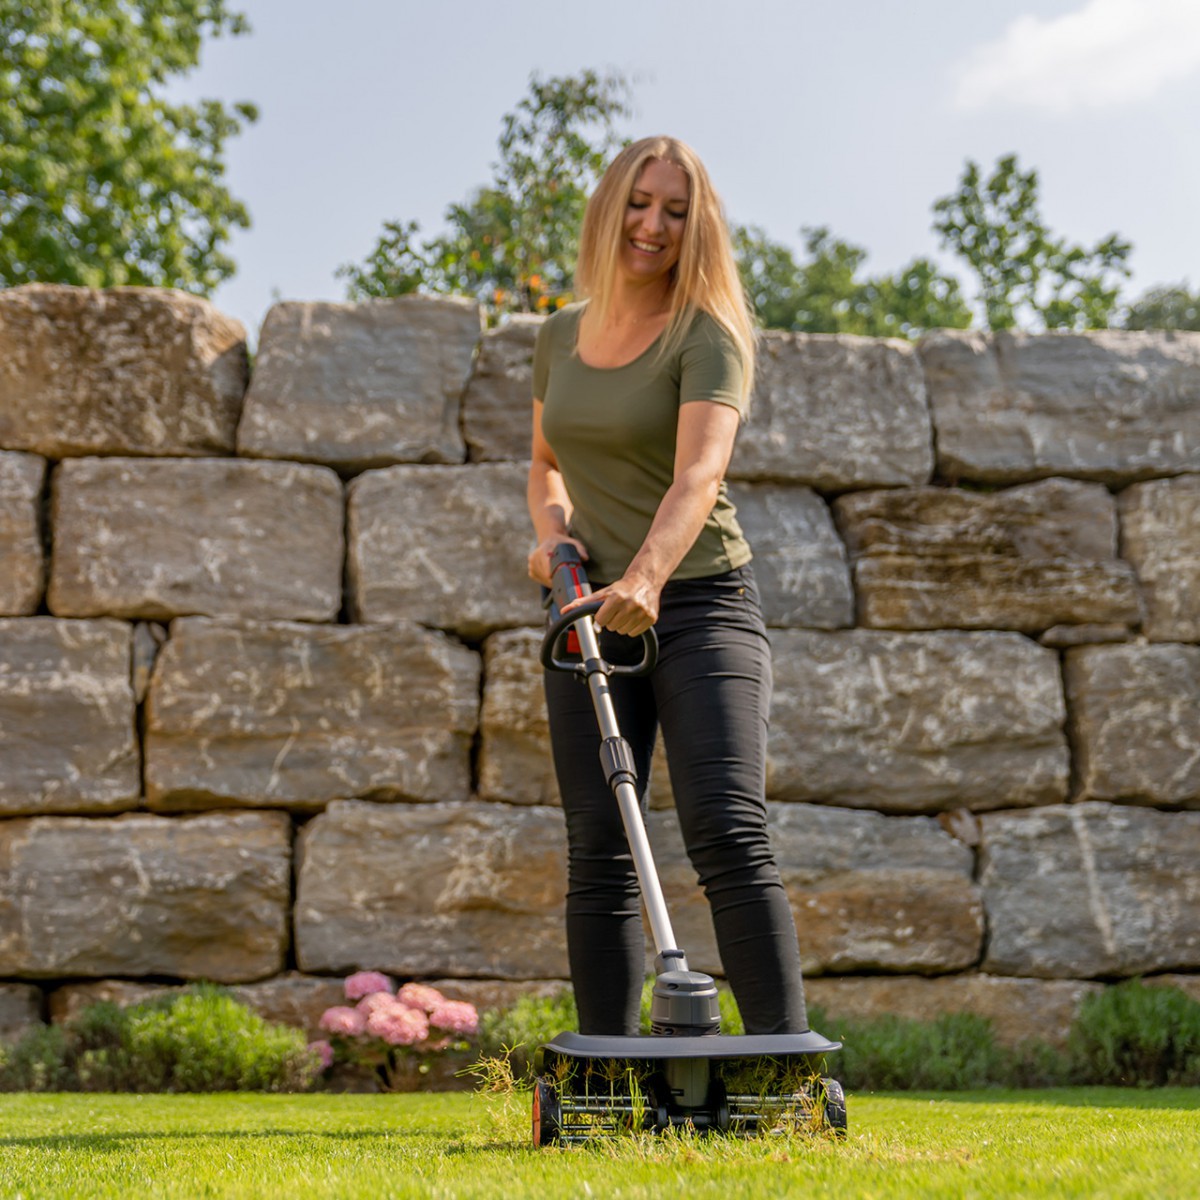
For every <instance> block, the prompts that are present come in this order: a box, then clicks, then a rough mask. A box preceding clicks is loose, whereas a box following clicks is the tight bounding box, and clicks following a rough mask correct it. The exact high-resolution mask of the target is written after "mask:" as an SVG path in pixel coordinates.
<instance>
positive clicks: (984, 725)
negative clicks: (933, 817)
mask: <svg viewBox="0 0 1200 1200" xmlns="http://www.w3.org/2000/svg"><path fill="white" fill-rule="evenodd" d="M771 644H772V647H773V650H774V665H775V697H774V703H773V706H772V711H771V734H770V739H769V742H768V764H767V768H768V775H767V794H768V795H769V796H771V797H772V798H774V799H777V800H816V801H821V802H823V803H827V804H841V805H846V806H848V807H851V808H879V809H883V810H884V811H888V812H934V811H937V810H939V809H949V808H970V809H974V810H976V811H979V810H983V809H991V808H1011V807H1018V806H1024V805H1032V804H1053V803H1056V802H1058V801H1061V800H1063V799H1065V798H1066V794H1067V776H1068V769H1069V759H1068V752H1067V742H1066V738H1065V736H1064V733H1063V723H1064V719H1065V711H1064V705H1063V696H1062V684H1061V681H1060V678H1059V669H1058V656H1057V655H1056V654H1055V653H1054V652H1053V651H1051V650H1047V649H1045V648H1044V647H1041V646H1038V645H1036V644H1035V643H1034V642H1031V641H1029V640H1028V639H1027V638H1024V637H1022V636H1020V635H1019V634H1013V633H959V632H945V633H927V634H889V633H876V632H872V631H868V630H849V631H846V632H839V633H817V632H808V631H802V630H789V631H786V632H785V631H780V632H773V633H772V635H771Z"/></svg>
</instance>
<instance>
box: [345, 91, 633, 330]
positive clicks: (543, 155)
mask: <svg viewBox="0 0 1200 1200" xmlns="http://www.w3.org/2000/svg"><path fill="white" fill-rule="evenodd" d="M628 94H629V85H628V83H627V82H626V80H625V79H624V77H622V76H621V75H618V74H610V75H600V74H597V73H596V72H594V71H584V72H582V73H581V74H579V75H575V76H570V75H568V76H562V77H555V78H550V79H546V80H542V79H539V78H538V76H536V75H535V76H533V78H532V79H531V80H530V83H529V93H528V95H526V96H525V97H524V98H523V99H522V100H521V101H520V102H519V103H518V104H517V107H516V109H515V110H514V111H512V112H510V113H507V114H506V115H505V116H504V118H503V122H502V127H501V133H500V140H499V149H500V157H499V160H498V161H497V162H496V163H494V164H493V165H492V180H491V182H490V183H489V184H488V185H487V186H485V187H481V188H479V189H478V191H476V192H475V193H474V194H473V195H471V196H470V197H469V198H468V199H466V200H465V201H463V202H462V203H459V204H452V205H451V206H450V207H449V208H448V209H447V211H446V222H447V225H448V227H449V228H448V230H447V231H446V232H445V233H444V234H442V235H441V236H438V237H435V238H432V239H431V240H429V241H425V242H418V240H417V236H418V233H419V226H418V225H417V223H416V222H414V221H399V220H397V221H389V222H387V223H386V224H385V225H384V231H383V234H382V235H381V236H380V238H379V240H378V241H377V242H376V244H375V247H374V249H373V250H372V251H371V253H370V254H369V255H368V257H367V259H366V260H365V262H364V263H363V264H362V265H359V266H356V265H354V264H347V265H345V266H343V267H341V268H339V270H338V274H339V275H341V276H343V277H344V278H346V279H347V280H348V282H349V287H348V291H349V296H350V299H352V300H358V299H365V298H367V297H371V296H394V295H400V294H403V293H405V292H412V291H419V290H422V291H428V292H435V293H454V294H459V295H470V296H474V297H476V298H477V299H478V300H479V301H480V302H481V303H482V304H483V305H484V306H485V308H486V309H487V310H488V312H489V313H490V314H491V315H492V317H493V318H495V317H498V316H499V315H500V314H503V313H508V312H538V311H544V310H546V309H548V308H550V307H552V306H553V305H555V304H557V303H563V302H565V300H566V299H567V298H568V297H569V295H570V292H571V288H572V284H573V280H574V275H575V262H576V253H577V238H578V233H579V225H580V222H581V221H582V219H583V210H584V206H585V205H586V203H587V197H588V195H589V193H590V192H591V190H592V188H593V187H594V186H595V184H596V182H597V181H598V180H599V178H600V175H601V174H602V173H603V171H604V168H605V166H606V165H607V163H608V160H609V158H610V157H611V156H612V154H613V152H614V151H615V150H617V149H619V148H620V146H621V145H622V144H623V142H622V139H621V138H620V137H619V136H618V134H617V132H616V128H615V122H616V120H617V118H618V117H621V116H624V115H627V114H628V107H627V97H628Z"/></svg>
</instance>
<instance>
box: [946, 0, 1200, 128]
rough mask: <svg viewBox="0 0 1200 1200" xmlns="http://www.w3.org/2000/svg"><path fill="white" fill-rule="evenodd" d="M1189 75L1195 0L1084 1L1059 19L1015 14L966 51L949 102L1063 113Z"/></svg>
mask: <svg viewBox="0 0 1200 1200" xmlns="http://www.w3.org/2000/svg"><path fill="white" fill-rule="evenodd" d="M1197 70H1200V3H1198V2H1197V0H1087V3H1086V4H1084V5H1083V7H1082V8H1080V9H1078V10H1077V11H1076V12H1072V13H1067V14H1065V15H1064V16H1061V17H1052V18H1041V17H1033V16H1023V17H1018V18H1017V20H1015V21H1014V22H1013V23H1012V24H1011V25H1010V26H1009V27H1008V28H1007V29H1006V30H1005V31H1004V33H1003V34H1002V35H1001V36H1000V38H999V39H998V40H996V41H994V42H990V43H988V44H986V45H983V46H979V47H977V48H976V49H975V50H973V51H972V52H971V54H970V55H969V56H968V58H967V59H966V61H965V62H963V63H961V64H959V66H958V67H957V68H956V69H955V71H954V104H955V106H956V107H957V108H959V109H964V110H968V111H973V110H980V109H992V108H1012V107H1016V108H1033V109H1037V110H1040V111H1043V112H1047V113H1051V114H1053V115H1056V116H1067V115H1070V114H1072V113H1076V112H1082V111H1088V110H1092V111H1095V110H1099V109H1104V108H1111V107H1113V106H1114V105H1119V104H1129V103H1134V102H1136V101H1139V100H1145V99H1148V98H1149V97H1150V96H1152V95H1153V94H1154V93H1155V92H1157V91H1158V90H1159V89H1160V88H1162V87H1164V86H1165V85H1167V84H1169V83H1173V82H1174V81H1176V80H1178V79H1181V78H1183V77H1185V76H1187V75H1190V74H1192V73H1193V72H1195V71H1197Z"/></svg>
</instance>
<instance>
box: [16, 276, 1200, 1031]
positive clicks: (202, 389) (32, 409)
mask: <svg viewBox="0 0 1200 1200" xmlns="http://www.w3.org/2000/svg"><path fill="white" fill-rule="evenodd" d="M536 329H537V321H536V320H534V319H518V320H515V321H513V322H512V323H511V324H509V325H508V326H506V327H505V328H503V329H501V330H499V331H491V332H487V333H484V332H483V330H482V326H481V320H480V313H479V311H478V310H477V309H476V308H475V307H474V306H473V305H472V304H470V303H467V302H465V301H459V300H443V299H425V298H416V297H405V298H402V299H397V300H392V301H376V302H372V303H368V304H362V305H357V306H347V305H336V304H300V303H287V304H280V305H277V306H276V307H275V308H273V309H272V310H271V312H270V313H269V314H268V317H267V320H266V323H265V325H264V327H263V330H262V336H261V341H260V348H259V354H258V360H257V363H256V367H255V371H254V374H253V378H252V379H251V378H250V373H249V370H248V364H247V355H246V347H245V338H244V331H243V330H242V329H241V327H240V326H238V325H237V324H236V323H235V322H232V321H230V320H228V319H226V318H225V317H223V316H222V315H221V314H219V313H218V312H216V311H215V310H214V309H213V308H212V307H211V306H210V305H208V304H207V303H205V302H204V301H201V300H197V299H195V298H193V297H189V296H184V295H182V294H180V293H176V292H166V291H154V290H149V289H117V290H114V291H108V292H92V291H87V290H83V289H71V288H58V287H39V286H31V287H22V288H16V289H12V290H9V291H6V292H2V293H0V568H2V569H0V1035H3V1034H5V1033H11V1032H12V1031H13V1030H15V1029H17V1028H20V1027H21V1026H22V1025H23V1024H27V1023H28V1022H30V1021H37V1020H43V1019H49V1018H58V1017H61V1016H62V1015H64V1014H67V1013H70V1012H72V1011H75V1010H76V1009H77V1008H78V1006H79V1005H80V1004H82V1003H84V1002H85V1001H86V1000H87V999H90V998H93V997H96V996H100V995H110V996H115V997H117V998H128V997H136V996H141V995H144V994H146V993H147V991H153V990H156V989H159V988H163V987H171V986H179V985H180V984H181V983H183V982H185V981H187V980H192V979H200V978H204V979H213V980H219V981H223V982H226V983H229V984H231V985H235V986H236V987H237V988H238V989H239V994H240V995H242V996H243V997H245V998H246V999H247V1000H249V1001H250V1002H252V1003H254V1004H255V1005H257V1006H258V1007H259V1008H260V1009H261V1010H262V1011H264V1012H266V1013H268V1014H270V1015H272V1016H276V1017H283V1018H286V1019H290V1020H294V1021H298V1022H301V1023H306V1022H307V1023H311V1022H312V1021H313V1020H314V1018H315V1015H316V1013H318V1012H319V1011H320V1009H321V1008H322V1007H323V1006H324V1005H326V1004H327V1003H329V1002H330V998H331V997H332V996H334V995H335V994H336V992H337V977H338V976H339V975H340V974H342V973H343V972H347V971H349V970H352V969H354V968H360V967H371V968H379V969H382V970H386V971H390V972H393V973H395V974H397V975H399V976H403V977H408V978H421V979H429V980H433V981H437V982H438V983H439V985H440V986H444V987H447V988H448V989H449V990H451V991H452V992H453V993H454V994H457V995H460V996H463V997H466V998H469V999H473V1000H476V1001H478V1002H481V1003H492V1002H506V1001H511V1000H512V999H513V998H514V997H515V996H516V995H517V994H520V993H521V992H523V991H544V990H545V989H547V988H550V987H554V986H556V981H560V980H562V979H563V978H565V976H566V973H567V968H566V959H565V954H564V947H563V934H562V922H561V907H562V896H563V889H564V879H565V863H564V845H563V842H564V837H563V827H562V819H561V812H560V809H559V807H558V798H557V792H556V786H555V783H554V780H553V777H552V774H551V771H550V766H549V755H548V751H547V736H546V720H545V711H544V707H543V702H542V699H541V694H540V681H539V673H538V670H537V669H536V667H535V649H536V645H537V641H538V633H537V626H538V624H539V621H540V619H541V612H540V609H539V605H538V601H537V596H536V595H535V593H534V589H532V587H531V586H530V585H529V582H528V580H527V579H526V578H525V575H524V568H523V563H524V555H525V548H526V545H527V542H528V534H527V518H526V516H525V512H524V476H525V465H524V462H523V461H522V460H523V459H524V458H525V456H526V455H527V438H528V432H527V431H528V419H529V392H530V375H531V372H530V358H531V353H532V345H533V338H534V335H535V332H536ZM754 404H755V407H754V413H753V417H752V420H751V422H750V424H749V425H747V426H746V427H745V429H744V432H743V434H742V436H741V438H740V440H739V444H738V449H737V452H736V455H735V459H734V463H733V466H732V468H731V472H730V474H731V490H732V492H733V494H734V497H735V500H736V501H737V503H738V505H739V510H740V513H741V515H742V518H743V523H744V525H745V527H746V529H747V532H748V534H749V535H750V537H751V539H752V541H753V542H754V544H755V546H756V551H757V554H756V560H755V562H756V570H757V572H758V575H759V578H760V580H761V583H762V588H763V594H764V603H765V607H766V612H767V618H768V623H769V624H770V626H771V627H772V640H773V644H774V652H775V664H776V693H775V702H774V712H773V728H772V733H771V740H770V762H769V785H768V789H769V801H770V814H771V821H772V825H773V829H774V837H775V843H776V846H777V849H778V853H779V858H780V861H781V866H782V869H783V875H784V879H785V882H786V885H787V888H788V892H789V895H790V897H791V900H792V904H793V907H794V909H795V912H796V915H797V918H798V924H799V927H800V932H801V939H802V947H803V957H804V963H805V966H806V969H807V971H808V975H809V980H810V983H809V994H810V997H811V998H812V999H813V1000H815V1001H817V1002H819V1003H820V1004H822V1005H823V1006H825V1007H826V1008H827V1009H830V1010H835V1011H839V1012H846V1013H873V1012H880V1011H894V1012H899V1013H904V1014H908V1015H928V1014H931V1013H934V1012H937V1011H941V1010H945V1011H953V1010H960V1009H969V1010H973V1011H978V1012H983V1013H986V1014H988V1015H991V1016H993V1017H994V1018H996V1020H997V1022H998V1025H999V1027H1000V1030H1001V1032H1002V1034H1003V1036H1005V1037H1007V1038H1011V1039H1015V1038H1018V1037H1020V1036H1025V1035H1029V1034H1038V1035H1041V1036H1045V1037H1050V1038H1051V1039H1056V1038H1061V1036H1062V1035H1063V1034H1064V1032H1065V1030H1066V1028H1067V1026H1068V1025H1069V1022H1070V1020H1071V1016H1072V1014H1073V1013H1074V1011H1075V1009H1076V1008H1077V1006H1078V1004H1079V1002H1080V1000H1081V999H1082V997H1083V996H1084V995H1086V994H1087V993H1088V992H1089V991H1090V990H1093V989H1095V988H1097V987H1099V986H1102V985H1103V982H1104V981H1109V980H1113V979H1117V978H1121V977H1124V976H1130V975H1134V974H1140V973H1146V974H1149V975H1153V976H1156V977H1158V978H1162V979H1169V980H1172V981H1176V982H1179V983H1181V984H1183V985H1184V986H1187V987H1188V988H1190V989H1191V990H1192V991H1193V993H1196V992H1197V991H1198V981H1200V870H1197V866H1196V864H1197V861H1198V858H1200V335H1194V334H1178V335H1170V334H1154V333H1099V334H1093V335H1087V336H1084V335H1074V334H1050V335H1043V336H1036V337H1035V336H1026V335H1019V334H1017V335H1011V334H1005V335H997V336H994V337H992V336H985V335H983V334H979V333H949V332H947V333H939V334H935V335H933V336H931V337H929V338H927V339H925V340H924V341H923V342H921V343H920V344H919V345H917V346H915V347H914V346H912V345H909V344H907V343H904V342H899V341H884V340H870V339H864V338H854V337H840V336H839V337H833V336H807V335H787V334H780V333H769V334H767V335H765V337H764V339H763V347H762V358H761V370H760V379H759V384H758V387H757V391H756V395H755V402H754ZM653 801H654V811H653V812H652V814H651V820H650V824H651V835H652V838H653V840H654V842H655V845H656V848H657V853H658V856H659V858H660V861H661V868H662V873H663V877H664V881H665V885H666V888H667V892H668V898H669V901H670V902H671V904H672V906H673V910H674V912H675V914H676V922H677V926H678V929H679V932H680V936H681V939H682V940H683V942H684V944H685V946H686V947H687V948H688V949H689V952H690V954H691V957H692V960H693V962H695V963H696V964H697V965H698V966H700V967H703V968H706V969H711V970H714V971H719V970H720V963H719V961H718V958H717V955H716V949H715V945H714V942H713V937H712V929H711V924H710V922H709V920H708V916H707V912H706V908H705V905H704V903H703V900H702V898H701V897H700V896H699V895H698V893H697V890H696V886H695V879H694V875H693V873H692V871H691V869H690V867H689V865H688V863H687V861H686V858H685V856H684V853H683V849H682V846H681V844H680V839H679V834H678V829H677V825H676V822H675V819H674V814H673V811H672V809H671V797H670V786H669V782H668V777H667V764H666V763H665V762H664V761H663V760H662V757H661V755H660V757H659V760H658V763H657V766H656V771H655V778H654V781H653Z"/></svg>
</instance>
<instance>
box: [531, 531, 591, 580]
mask: <svg viewBox="0 0 1200 1200" xmlns="http://www.w3.org/2000/svg"><path fill="white" fill-rule="evenodd" d="M563 542H567V543H568V544H570V545H572V546H574V547H575V549H576V550H578V551H579V557H580V558H582V559H583V561H584V562H587V556H588V552H587V549H586V547H585V546H584V544H583V543H582V542H581V541H580V540H579V539H578V538H573V537H567V535H566V534H565V533H555V534H551V535H550V537H548V538H545V539H544V540H543V541H541V542H539V543H538V544H537V545H536V546H535V547H534V548H533V549H532V550H531V551H530V552H529V578H530V579H532V580H533V581H534V583H540V584H541V585H542V587H549V586H550V555H552V554H553V553H554V551H555V550H556V549H557V548H558V547H559V546H561V545H562V544H563Z"/></svg>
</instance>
